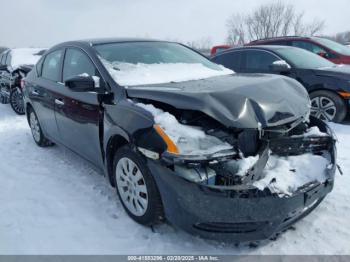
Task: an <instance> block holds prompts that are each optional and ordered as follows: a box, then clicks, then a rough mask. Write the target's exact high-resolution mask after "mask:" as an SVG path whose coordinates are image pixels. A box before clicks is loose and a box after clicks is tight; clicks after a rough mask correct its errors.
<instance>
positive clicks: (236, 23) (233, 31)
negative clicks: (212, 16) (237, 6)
mask: <svg viewBox="0 0 350 262" xmlns="http://www.w3.org/2000/svg"><path fill="white" fill-rule="evenodd" d="M226 27H227V30H228V35H227V39H226V42H227V43H229V44H231V45H243V44H244V43H245V40H246V25H245V17H244V16H242V15H240V14H236V15H232V16H231V17H230V18H229V19H228V20H227V22H226Z"/></svg>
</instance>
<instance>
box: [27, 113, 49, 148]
mask: <svg viewBox="0 0 350 262" xmlns="http://www.w3.org/2000/svg"><path fill="white" fill-rule="evenodd" d="M28 115H29V126H30V130H31V131H32V135H33V139H34V141H35V143H36V144H37V145H38V146H40V147H48V146H53V145H54V144H53V143H52V142H51V141H50V140H49V139H47V138H46V137H45V136H44V134H43V132H42V129H41V126H40V123H39V120H38V117H37V115H36V113H35V112H34V110H33V109H28Z"/></svg>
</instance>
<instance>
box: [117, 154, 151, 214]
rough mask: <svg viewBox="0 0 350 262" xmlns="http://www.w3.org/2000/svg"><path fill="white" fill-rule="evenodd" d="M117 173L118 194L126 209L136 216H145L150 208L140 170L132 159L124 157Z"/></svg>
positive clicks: (119, 163)
mask: <svg viewBox="0 0 350 262" xmlns="http://www.w3.org/2000/svg"><path fill="white" fill-rule="evenodd" d="M115 172H116V182H117V187H118V192H119V195H120V197H121V199H122V201H123V203H124V205H125V206H126V208H127V209H128V210H129V211H130V212H131V213H132V214H133V215H135V216H142V215H144V214H145V213H146V210H147V207H148V192H147V187H146V182H145V178H144V177H143V174H142V172H141V170H140V168H139V167H138V166H137V165H136V163H135V162H134V161H132V160H131V159H129V158H127V157H123V158H121V159H120V160H119V161H118V163H117V166H116V171H115Z"/></svg>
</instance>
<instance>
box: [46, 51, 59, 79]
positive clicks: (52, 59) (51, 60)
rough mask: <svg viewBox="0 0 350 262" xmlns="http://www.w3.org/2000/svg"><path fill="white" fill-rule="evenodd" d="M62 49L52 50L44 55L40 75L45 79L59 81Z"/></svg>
mask: <svg viewBox="0 0 350 262" xmlns="http://www.w3.org/2000/svg"><path fill="white" fill-rule="evenodd" d="M62 53H63V51H62V50H57V51H53V52H52V53H50V54H48V55H46V57H45V61H44V64H43V68H42V72H41V76H42V77H43V78H45V79H48V80H51V81H55V82H59V81H60V69H61V68H60V64H61V57H62Z"/></svg>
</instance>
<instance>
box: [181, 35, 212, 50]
mask: <svg viewBox="0 0 350 262" xmlns="http://www.w3.org/2000/svg"><path fill="white" fill-rule="evenodd" d="M186 45H188V46H189V47H191V48H193V49H196V50H209V49H210V48H211V46H212V45H213V41H212V39H211V37H209V36H208V37H202V38H200V39H198V40H196V41H190V42H187V43H186Z"/></svg>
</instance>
